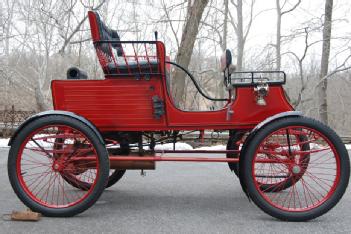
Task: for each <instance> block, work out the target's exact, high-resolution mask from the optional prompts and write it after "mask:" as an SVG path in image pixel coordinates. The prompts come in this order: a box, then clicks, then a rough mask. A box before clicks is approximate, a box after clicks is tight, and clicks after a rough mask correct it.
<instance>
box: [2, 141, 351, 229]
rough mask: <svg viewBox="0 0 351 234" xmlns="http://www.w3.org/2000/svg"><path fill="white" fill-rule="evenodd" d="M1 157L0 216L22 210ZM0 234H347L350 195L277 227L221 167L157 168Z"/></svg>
mask: <svg viewBox="0 0 351 234" xmlns="http://www.w3.org/2000/svg"><path fill="white" fill-rule="evenodd" d="M7 153H8V149H6V148H0V212H1V214H7V213H11V211H12V210H23V209H25V207H24V205H23V204H22V203H21V202H20V200H19V199H18V198H17V197H16V195H15V194H14V192H13V191H12V188H11V186H10V183H9V181H8V177H7V166H6V163H7ZM204 156H205V155H204ZM0 233H152V234H154V233H351V192H350V187H349V188H348V191H347V192H346V194H345V195H344V197H343V199H342V200H341V201H340V202H339V204H338V205H337V206H336V207H335V208H334V209H332V210H331V211H330V212H328V213H327V214H325V215H324V216H322V217H319V218H317V219H315V220H312V221H309V222H300V223H289V222H282V221H279V220H276V219H274V218H272V217H270V216H269V215H267V214H265V213H263V212H262V211H261V210H260V209H259V208H257V207H256V206H255V204H253V203H250V202H249V201H248V199H247V198H246V196H245V195H244V193H243V192H242V190H241V187H240V183H239V180H238V179H237V178H236V177H235V175H234V174H233V173H231V172H230V171H229V169H228V167H227V165H226V164H224V163H213V164H211V163H171V162H170V163H165V162H161V163H158V164H157V166H156V170H155V171H147V173H146V176H145V177H141V176H140V171H128V172H127V173H126V174H125V176H124V177H123V178H122V179H121V181H120V182H118V183H117V184H116V185H114V186H113V187H111V188H109V189H107V190H106V191H105V192H104V193H103V195H102V196H101V197H100V199H99V201H98V202H97V203H96V204H95V205H94V206H93V207H92V208H90V209H89V210H87V211H85V212H84V213H82V214H80V215H78V216H76V217H73V218H47V217H43V218H42V219H41V220H40V221H39V222H13V221H4V220H2V219H0Z"/></svg>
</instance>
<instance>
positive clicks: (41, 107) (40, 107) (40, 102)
mask: <svg viewBox="0 0 351 234" xmlns="http://www.w3.org/2000/svg"><path fill="white" fill-rule="evenodd" d="M35 101H36V104H37V111H39V112H41V111H46V110H48V109H49V107H48V105H47V104H46V103H45V98H44V95H43V92H42V91H41V89H40V88H39V87H37V88H35Z"/></svg>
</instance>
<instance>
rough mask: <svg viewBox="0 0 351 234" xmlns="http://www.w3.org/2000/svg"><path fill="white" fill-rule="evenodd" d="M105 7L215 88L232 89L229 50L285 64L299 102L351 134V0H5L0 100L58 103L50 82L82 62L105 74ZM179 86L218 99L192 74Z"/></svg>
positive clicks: (243, 64)
mask: <svg viewBox="0 0 351 234" xmlns="http://www.w3.org/2000/svg"><path fill="white" fill-rule="evenodd" d="M88 10H96V11H98V12H99V14H100V15H101V16H102V18H103V20H104V21H105V22H106V23H107V25H108V26H109V27H111V28H113V29H117V30H118V32H119V34H120V37H121V39H122V40H153V39H154V34H153V32H154V31H156V30H157V31H158V35H159V40H161V41H164V43H165V45H166V50H167V52H166V53H167V55H169V56H170V58H171V60H172V61H176V62H177V63H179V64H180V65H182V66H184V67H188V68H189V69H190V70H191V71H192V73H193V74H194V75H195V77H196V79H197V80H198V82H199V83H200V85H201V86H202V87H203V88H204V89H205V90H206V93H208V94H209V95H211V96H214V97H224V96H225V95H227V94H226V93H225V90H224V87H223V76H222V74H221V72H220V71H219V57H220V55H221V54H222V52H223V51H224V50H225V49H226V48H228V49H230V50H231V51H232V53H233V55H234V56H233V57H234V63H235V65H236V67H237V70H240V71H246V70H284V71H285V72H286V73H287V75H288V82H287V84H286V85H285V89H286V91H287V93H288V95H289V97H290V99H291V103H292V104H293V105H294V106H295V108H296V109H298V110H302V111H303V112H304V113H305V114H306V115H308V116H311V117H314V118H317V119H320V120H321V121H323V122H325V123H328V124H329V125H331V127H333V128H334V129H336V130H337V132H338V133H340V134H343V135H351V124H350V123H351V110H350V108H349V107H350V104H351V98H350V97H351V92H349V90H350V87H351V80H350V71H349V69H350V66H351V63H350V60H351V59H350V58H351V47H350V46H351V44H350V40H351V25H350V21H349V20H351V17H350V16H349V12H350V10H351V3H350V2H349V1H348V0H339V1H336V0H334V1H333V0H316V1H308V0H265V1H262V0H186V1H184V0H175V1H166V0H141V1H137V0H127V1H121V0H2V1H0V83H1V86H0V110H3V109H8V108H11V107H12V106H13V105H14V106H15V107H16V109H20V110H24V111H26V110H27V111H28V110H35V111H42V110H46V109H50V108H52V104H51V91H50V82H51V80H53V79H65V78H66V70H67V69H68V68H69V67H71V66H78V67H81V68H82V69H84V70H86V71H87V72H88V75H89V79H103V73H102V70H101V68H100V65H99V63H98V61H97V58H96V55H95V50H94V47H93V45H92V42H91V35H90V29H89V22H88V20H87V11H88ZM173 74H174V75H173V76H172V95H173V96H174V99H175V101H176V102H177V105H178V106H179V107H181V108H183V109H186V110H205V109H207V110H208V109H218V108H221V105H220V104H218V103H213V102H210V101H208V100H206V99H204V98H202V97H201V95H200V94H198V93H197V91H196V89H195V87H194V86H193V85H192V83H191V81H190V79H187V78H186V77H185V76H184V74H180V73H179V71H175V72H174V73H173Z"/></svg>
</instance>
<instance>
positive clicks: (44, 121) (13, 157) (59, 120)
mask: <svg viewBox="0 0 351 234" xmlns="http://www.w3.org/2000/svg"><path fill="white" fill-rule="evenodd" d="M55 124H59V125H67V126H70V127H72V128H74V129H77V130H79V131H80V132H81V133H83V134H84V135H85V136H86V137H87V138H88V139H89V140H90V141H91V143H92V144H93V146H94V148H95V150H96V152H97V154H98V158H99V174H98V176H97V181H96V186H95V187H94V189H93V191H91V193H90V194H89V196H88V197H86V198H85V199H84V200H83V201H81V202H80V203H78V204H76V205H74V206H70V207H66V208H49V207H46V206H43V205H41V204H39V203H37V202H35V201H34V200H32V199H31V198H30V196H28V194H27V193H26V192H25V191H24V189H23V188H22V187H21V185H20V182H19V179H18V177H17V167H16V161H17V157H18V151H19V150H20V147H21V144H22V142H23V141H24V140H25V139H26V137H27V136H28V135H29V134H31V132H33V131H35V130H36V129H39V128H41V127H45V126H48V125H55ZM7 165H8V166H7V168H8V176H9V180H10V183H11V186H12V188H13V190H14V192H15V193H16V195H17V196H18V198H19V199H20V200H21V201H22V202H23V203H24V204H25V205H26V206H27V207H28V208H30V209H31V210H33V211H35V212H39V213H41V214H43V215H44V216H49V217H70V216H74V215H77V214H79V213H81V212H83V211H85V210H87V209H88V208H90V207H91V206H92V205H93V204H94V203H95V202H96V201H97V200H98V199H99V197H100V196H101V194H102V192H103V191H104V189H105V185H106V183H107V179H108V174H109V168H110V166H109V159H108V153H107V150H106V148H105V145H104V144H103V143H102V142H101V141H100V140H99V138H98V136H97V135H96V133H95V132H94V131H93V130H92V129H91V128H90V127H88V126H87V125H86V124H84V123H83V122H81V121H79V120H77V119H74V118H72V117H68V116H62V115H50V116H43V117H39V118H37V119H35V120H33V121H32V122H30V123H29V124H27V125H26V126H25V127H24V128H23V129H22V130H21V131H20V132H19V133H18V135H17V136H16V138H15V139H14V141H13V143H12V145H11V148H10V152H9V156H8V164H7Z"/></svg>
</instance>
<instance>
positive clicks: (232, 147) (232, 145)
mask: <svg viewBox="0 0 351 234" xmlns="http://www.w3.org/2000/svg"><path fill="white" fill-rule="evenodd" d="M241 137H242V136H241V135H239V133H235V134H234V136H230V137H229V139H228V142H227V150H238V149H239V146H238V145H236V144H235V143H236V142H237V141H238V140H240V139H241ZM238 157H239V153H227V158H238ZM228 167H229V169H230V170H231V171H233V172H234V174H235V175H236V176H237V177H239V163H233V162H230V163H228Z"/></svg>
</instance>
